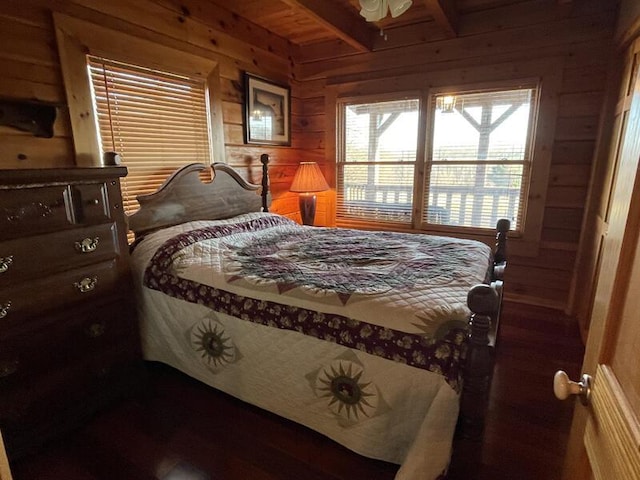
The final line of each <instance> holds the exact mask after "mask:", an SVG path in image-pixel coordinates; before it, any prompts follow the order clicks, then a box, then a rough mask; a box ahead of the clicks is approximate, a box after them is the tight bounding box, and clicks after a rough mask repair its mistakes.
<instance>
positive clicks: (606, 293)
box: [563, 40, 640, 480]
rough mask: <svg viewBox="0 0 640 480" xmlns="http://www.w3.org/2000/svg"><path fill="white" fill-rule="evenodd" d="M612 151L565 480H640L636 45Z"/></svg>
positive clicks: (639, 77) (639, 87) (639, 89)
mask: <svg viewBox="0 0 640 480" xmlns="http://www.w3.org/2000/svg"><path fill="white" fill-rule="evenodd" d="M626 65H627V68H626V70H625V71H626V73H625V75H623V78H624V80H623V85H622V89H621V95H620V99H619V102H618V106H617V108H616V122H619V128H618V129H617V135H616V136H615V137H614V138H613V141H612V146H613V148H612V149H611V155H612V160H613V162H612V164H613V165H615V172H614V188H613V191H612V195H611V198H610V201H609V205H608V207H607V229H606V235H605V236H604V240H603V245H602V258H601V263H600V269H599V273H598V277H597V286H596V291H595V297H594V302H593V309H592V314H591V326H590V330H589V337H588V340H587V347H586V354H585V359H584V364H583V372H584V373H586V374H588V375H591V376H592V378H593V382H592V388H591V397H590V402H589V404H588V406H582V405H581V404H580V403H576V410H575V414H574V420H573V425H572V430H571V435H570V439H569V445H568V451H567V461H566V464H565V469H564V473H563V479H564V480H587V479H590V478H593V479H596V480H613V479H615V480H638V479H640V421H639V419H640V235H639V232H640V174H639V172H638V167H639V159H640V68H639V67H640V40H636V42H634V43H633V44H632V45H631V47H630V48H629V50H628V53H627V57H626Z"/></svg>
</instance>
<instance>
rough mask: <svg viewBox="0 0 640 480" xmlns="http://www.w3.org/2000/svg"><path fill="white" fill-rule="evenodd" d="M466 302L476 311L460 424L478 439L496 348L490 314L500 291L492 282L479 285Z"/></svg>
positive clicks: (464, 433) (465, 432) (471, 322)
mask: <svg viewBox="0 0 640 480" xmlns="http://www.w3.org/2000/svg"><path fill="white" fill-rule="evenodd" d="M467 304H468V306H469V309H470V310H471V311H472V312H473V313H472V314H471V318H470V320H469V337H468V349H467V359H466V365H465V371H464V387H463V390H462V397H461V399H460V425H459V427H460V428H461V433H462V436H463V437H464V438H473V439H476V438H479V437H480V436H481V435H482V429H483V427H484V417H485V413H486V409H487V400H488V398H489V387H490V385H491V375H492V373H493V364H494V351H493V347H491V346H490V345H489V331H490V330H491V317H492V316H493V315H494V314H495V312H496V309H497V308H498V304H499V298H498V292H496V290H495V289H494V288H492V287H491V286H490V285H486V284H480V285H476V286H475V287H473V288H472V289H471V290H470V291H469V294H468V296H467Z"/></svg>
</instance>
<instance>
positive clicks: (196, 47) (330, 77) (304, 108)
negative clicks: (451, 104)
mask: <svg viewBox="0 0 640 480" xmlns="http://www.w3.org/2000/svg"><path fill="white" fill-rule="evenodd" d="M616 3H617V2H609V1H602V0H574V1H573V2H568V3H567V2H558V1H557V0H523V1H521V2H518V3H515V4H513V5H511V6H506V7H505V6H503V7H497V8H494V9H492V10H489V11H487V12H481V11H474V10H473V8H469V9H468V11H465V12H463V15H462V16H461V18H460V21H459V35H458V37H457V38H454V39H445V40H441V41H438V42H432V43H422V44H418V43H416V41H415V40H414V39H413V38H402V39H397V40H394V39H393V38H392V37H390V38H389V40H388V42H386V43H385V42H378V43H377V47H376V48H377V49H376V50H375V51H374V52H371V53H362V54H353V52H352V50H351V49H349V48H346V47H345V45H344V44H341V43H340V42H332V43H328V44H325V45H321V46H319V47H309V48H304V47H303V48H293V46H292V45H291V44H289V43H288V42H286V41H285V40H283V39H282V38H280V37H277V36H275V35H273V34H270V33H269V32H267V31H265V30H261V29H259V28H256V27H255V25H252V24H249V23H247V22H244V21H243V20H242V19H239V18H237V17H234V16H230V15H229V14H228V12H225V11H224V10H221V9H219V8H217V7H215V6H214V5H212V4H208V3H207V2H204V1H201V0H139V1H136V2H131V1H128V0H109V1H104V0H66V1H65V0H3V1H2V2H0V32H2V40H3V41H2V42H1V43H0V59H2V61H3V72H2V74H0V97H12V98H16V97H17V98H29V99H38V100H43V101H47V102H52V103H55V104H58V105H61V108H60V114H59V119H58V121H57V122H56V125H55V137H54V138H52V139H39V138H35V137H32V136H30V135H28V134H25V133H21V132H19V131H17V130H12V129H9V128H6V127H0V168H37V167H55V166H73V165H74V158H73V142H72V137H71V129H70V125H69V119H68V113H67V112H66V110H65V108H64V105H65V104H66V100H65V93H64V87H63V83H62V75H61V69H60V64H59V59H58V52H57V47H56V40H55V34H54V28H53V21H52V12H53V11H58V12H61V13H66V14H69V15H72V16H75V17H78V18H81V19H85V20H88V21H92V22H95V23H99V24H100V25H103V26H106V27H109V28H112V29H114V30H116V31H122V32H125V33H129V34H133V35H138V36H143V37H144V38H147V39H151V40H153V41H156V42H158V43H160V44H163V45H166V46H170V47H173V48H176V49H178V50H184V51H185V52H189V53H194V54H198V55H202V56H205V57H206V56H210V57H211V58H215V59H217V60H219V61H220V63H221V65H222V68H221V74H222V86H223V89H222V90H223V91H222V92H221V95H222V100H223V109H224V116H223V117H224V133H225V146H226V154H227V159H226V160H227V161H228V162H229V163H230V164H232V165H234V166H237V167H240V169H241V171H242V172H243V173H244V174H245V175H246V177H247V178H248V179H249V180H253V181H258V180H259V178H260V177H259V175H260V174H259V157H260V154H261V153H265V152H266V153H269V154H270V156H271V159H272V168H271V185H272V190H273V193H274V203H273V207H274V208H273V210H274V211H276V212H279V213H283V214H285V215H289V216H292V217H294V218H296V217H297V215H298V213H297V197H296V196H295V195H294V194H291V193H289V192H288V191H287V189H288V186H289V184H290V181H291V179H292V177H293V175H294V173H295V169H296V166H297V164H298V163H299V162H300V161H302V160H305V161H318V162H320V163H321V164H322V165H323V168H324V171H325V173H326V174H327V176H328V179H329V181H330V182H333V178H332V173H333V171H334V169H333V165H334V161H335V159H334V158H333V146H332V145H327V139H328V138H329V139H332V138H333V136H332V134H331V132H329V131H328V130H327V125H331V124H332V123H333V115H334V114H335V112H334V111H333V110H332V106H331V105H328V104H327V99H326V97H325V92H326V90H325V89H326V88H341V87H342V86H345V85H348V86H349V88H350V89H351V90H353V91H357V90H358V88H359V86H360V85H362V86H365V85H370V84H371V82H377V83H379V84H380V85H386V86H387V87H386V88H390V86H393V85H394V84H395V83H396V82H402V81H404V82H405V83H406V82H407V81H408V82H416V88H420V87H422V86H423V85H418V84H419V83H420V82H424V81H428V79H429V78H431V77H430V75H432V74H433V72H438V76H439V78H443V77H444V78H446V76H447V75H451V78H455V79H456V84H459V83H460V79H463V80H464V81H472V80H473V78H471V77H473V75H475V73H477V72H479V71H482V72H483V75H484V76H485V77H487V78H489V77H490V76H491V72H492V71H493V69H497V70H504V69H505V68H506V69H511V70H512V71H513V72H514V76H517V75H518V72H519V69H521V68H524V67H525V66H526V68H528V69H530V68H531V65H532V64H535V63H536V62H538V63H539V64H540V65H544V64H546V63H547V62H551V63H552V64H553V65H557V66H558V75H559V76H560V83H559V89H558V92H557V98H555V101H556V102H557V109H556V111H557V114H555V115H554V118H541V119H540V123H539V124H540V125H543V126H544V125H552V126H553V128H554V130H555V134H554V139H555V140H554V142H553V145H552V146H551V147H550V148H551V150H552V161H551V165H550V173H549V177H548V184H547V189H546V199H545V211H544V222H543V229H542V238H541V243H540V249H539V251H538V253H537V255H536V256H526V255H514V256H512V258H511V263H510V267H509V271H508V281H509V289H508V292H509V296H510V297H511V298H512V299H515V300H520V301H524V302H528V303H533V304H540V305H547V306H552V307H555V308H560V309H566V308H567V306H568V305H569V298H570V295H571V281H572V277H573V275H574V263H575V257H576V252H577V249H578V245H579V240H580V235H581V228H582V217H583V212H584V202H585V199H586V196H587V191H588V186H589V182H590V172H591V163H592V156H593V150H594V144H595V140H596V135H597V131H598V124H599V115H600V110H601V104H602V98H603V91H604V87H605V79H606V75H607V66H608V61H609V58H610V56H611V50H610V49H611V47H610V45H611V39H612V35H613V30H614V25H615V15H616V11H615V9H616ZM463 4H464V5H467V4H469V2H468V1H467V2H463ZM497 5H500V3H499V2H498V3H497ZM443 37H444V36H443ZM416 38H417V37H416ZM525 64H526V65H525ZM245 70H246V71H250V72H252V73H254V74H258V75H264V76H268V77H270V78H273V79H275V80H280V81H283V82H287V81H288V82H289V84H290V85H291V87H292V146H291V147H269V148H264V147H260V146H247V145H244V143H243V136H242V118H243V115H242V100H243V99H242V97H243V88H242V72H243V71H245ZM403 79H404V80H403ZM334 199H335V195H334V193H333V192H327V193H325V194H321V199H320V205H319V212H318V215H317V223H319V224H331V223H332V222H333V220H334V215H335V213H334V212H335V208H334ZM578 283H579V282H578ZM576 291H577V292H579V284H578V286H577V288H576Z"/></svg>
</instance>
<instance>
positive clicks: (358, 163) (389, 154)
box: [337, 98, 420, 224]
mask: <svg viewBox="0 0 640 480" xmlns="http://www.w3.org/2000/svg"><path fill="white" fill-rule="evenodd" d="M419 104H420V101H419V100H418V99H417V98H415V99H403V100H395V101H387V102H375V103H360V104H343V105H342V110H341V117H342V124H343V142H344V143H343V145H342V149H341V150H342V154H341V155H340V158H339V161H338V202H337V216H338V218H339V219H347V220H348V219H351V220H356V221H358V220H360V221H370V222H394V223H408V224H410V223H411V211H412V205H413V185H414V174H415V165H416V155H417V146H418V114H419Z"/></svg>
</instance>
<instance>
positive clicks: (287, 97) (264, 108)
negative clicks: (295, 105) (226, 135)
mask: <svg viewBox="0 0 640 480" xmlns="http://www.w3.org/2000/svg"><path fill="white" fill-rule="evenodd" d="M244 84H245V99H244V100H245V102H244V103H245V105H244V117H245V118H244V141H245V143H247V144H257V145H284V146H290V145H291V89H290V88H289V87H288V86H283V85H279V84H277V83H274V82H272V81H270V80H268V79H266V78H262V77H258V76H256V75H252V74H250V73H248V72H245V74H244Z"/></svg>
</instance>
